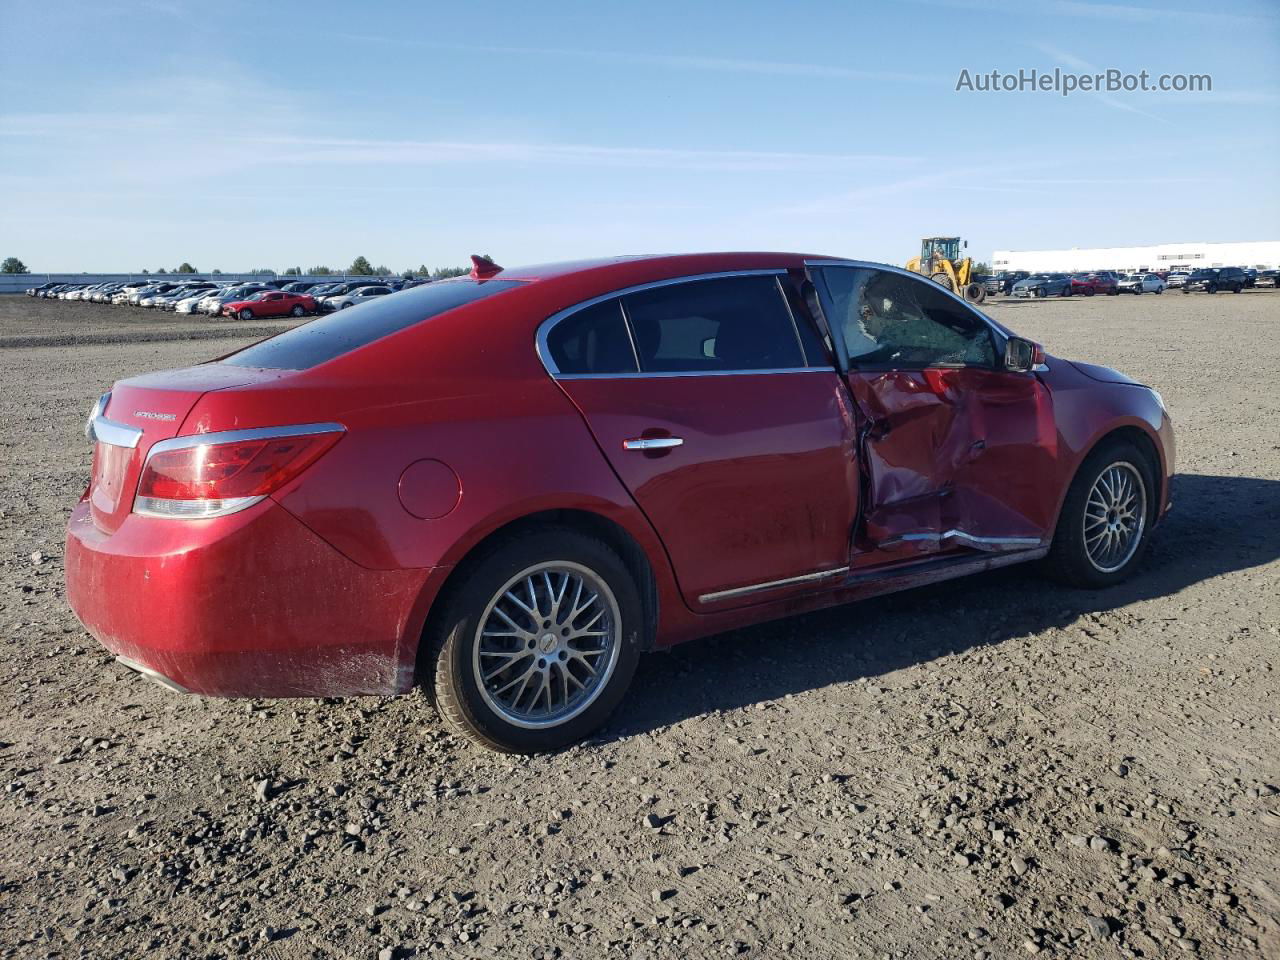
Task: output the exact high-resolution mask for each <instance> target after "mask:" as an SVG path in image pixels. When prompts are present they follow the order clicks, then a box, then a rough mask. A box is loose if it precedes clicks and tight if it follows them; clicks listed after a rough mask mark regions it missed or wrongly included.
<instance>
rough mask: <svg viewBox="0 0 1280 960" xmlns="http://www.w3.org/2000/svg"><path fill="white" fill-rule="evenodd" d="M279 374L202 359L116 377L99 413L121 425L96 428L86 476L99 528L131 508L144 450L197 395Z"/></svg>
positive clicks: (171, 430) (175, 430)
mask: <svg viewBox="0 0 1280 960" xmlns="http://www.w3.org/2000/svg"><path fill="white" fill-rule="evenodd" d="M278 376H279V373H278V371H263V370H253V369H249V368H245V367H233V366H230V365H223V364H220V363H206V364H200V365H198V366H194V367H185V368H182V369H179V370H164V371H161V372H159V373H149V374H144V375H143V376H140V377H131V378H130V379H128V380H121V381H119V382H118V383H117V384H116V385H115V386H114V387H112V389H111V396H110V399H109V400H108V402H107V405H106V408H105V409H104V410H102V411H100V413H99V416H101V417H104V418H106V419H107V420H109V421H111V423H112V424H115V425H118V426H119V427H120V428H122V429H120V430H109V429H105V428H104V429H102V430H99V431H97V436H96V438H95V443H94V449H93V472H92V477H91V479H90V481H89V507H90V513H91V514H92V516H93V522H94V525H95V526H96V527H97V528H98V529H99V530H101V531H103V532H104V533H114V532H115V531H116V530H118V529H119V528H120V525H121V524H122V523H124V520H125V518H126V517H127V516H128V515H129V513H130V511H132V510H133V498H134V494H135V493H136V492H137V489H138V480H139V478H140V477H141V474H142V465H143V463H145V462H146V459H147V453H148V452H149V451H150V450H151V448H152V447H153V446H154V445H155V444H156V443H158V442H160V441H161V440H168V439H170V438H171V437H176V436H177V435H178V434H179V432H180V431H181V429H182V425H183V422H184V421H185V420H186V419H187V414H189V413H190V412H191V408H192V407H194V406H195V405H196V402H197V401H198V400H199V399H200V398H201V397H202V396H204V395H205V394H206V393H209V392H210V391H213V390H226V389H228V388H230V387H237V386H243V385H245V384H249V383H254V382H256V381H258V380H260V379H264V378H267V379H274V378H276V377H278Z"/></svg>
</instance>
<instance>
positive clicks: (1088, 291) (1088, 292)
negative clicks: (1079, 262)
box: [1084, 287, 1098, 297]
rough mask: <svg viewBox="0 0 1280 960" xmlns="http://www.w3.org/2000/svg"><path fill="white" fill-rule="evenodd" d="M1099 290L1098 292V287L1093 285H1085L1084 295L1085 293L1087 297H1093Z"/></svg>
mask: <svg viewBox="0 0 1280 960" xmlns="http://www.w3.org/2000/svg"><path fill="white" fill-rule="evenodd" d="M1097 292H1098V291H1097V290H1096V289H1094V288H1093V287H1085V288H1084V295H1085V296H1086V297H1092V296H1093V295H1094V294H1095V293H1097Z"/></svg>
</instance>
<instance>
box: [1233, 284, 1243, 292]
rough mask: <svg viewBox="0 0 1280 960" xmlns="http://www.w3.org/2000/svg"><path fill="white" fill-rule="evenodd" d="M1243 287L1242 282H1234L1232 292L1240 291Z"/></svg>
mask: <svg viewBox="0 0 1280 960" xmlns="http://www.w3.org/2000/svg"><path fill="white" fill-rule="evenodd" d="M1243 289H1244V286H1243V285H1242V284H1239V283H1237V284H1236V288H1235V290H1234V291H1233V292H1234V293H1239V292H1240V291H1241V290H1243Z"/></svg>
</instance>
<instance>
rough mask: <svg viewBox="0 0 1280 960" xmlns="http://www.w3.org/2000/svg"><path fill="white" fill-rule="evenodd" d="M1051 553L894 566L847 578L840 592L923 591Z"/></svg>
mask: <svg viewBox="0 0 1280 960" xmlns="http://www.w3.org/2000/svg"><path fill="white" fill-rule="evenodd" d="M1048 553H1049V545H1048V544H1045V545H1044V546H1039V547H1035V548H1033V549H1030V550H1010V551H1007V552H1001V553H984V554H980V555H978V556H970V555H964V556H958V557H933V558H929V559H925V560H921V561H919V562H918V563H912V564H910V565H909V566H895V567H891V568H889V569H886V570H870V571H867V572H866V573H859V574H855V575H853V576H851V577H847V578H845V580H844V582H843V583H842V584H841V585H840V586H839V587H838V588H837V589H838V590H839V591H840V592H844V591H849V592H850V593H851V594H853V596H852V597H851V598H850V599H855V600H862V599H865V598H867V597H875V596H880V595H881V594H885V593H894V592H896V591H898V590H910V589H911V588H912V587H923V586H925V585H927V584H930V583H941V582H942V581H944V580H954V579H956V578H957V577H967V576H969V575H970V574H973V573H982V572H983V571H986V570H995V569H997V568H998V567H1008V566H1011V565H1013V564H1015V563H1028V562H1030V561H1032V560H1039V559H1040V558H1042V557H1044V556H1046V555H1047V554H1048Z"/></svg>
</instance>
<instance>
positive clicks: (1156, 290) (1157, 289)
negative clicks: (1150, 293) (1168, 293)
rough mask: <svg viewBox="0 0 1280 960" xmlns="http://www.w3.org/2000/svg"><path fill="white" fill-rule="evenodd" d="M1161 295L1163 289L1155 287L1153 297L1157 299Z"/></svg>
mask: <svg viewBox="0 0 1280 960" xmlns="http://www.w3.org/2000/svg"><path fill="white" fill-rule="evenodd" d="M1162 293H1164V287H1156V289H1155V295H1156V296H1157V297H1158V296H1160V294H1162Z"/></svg>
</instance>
